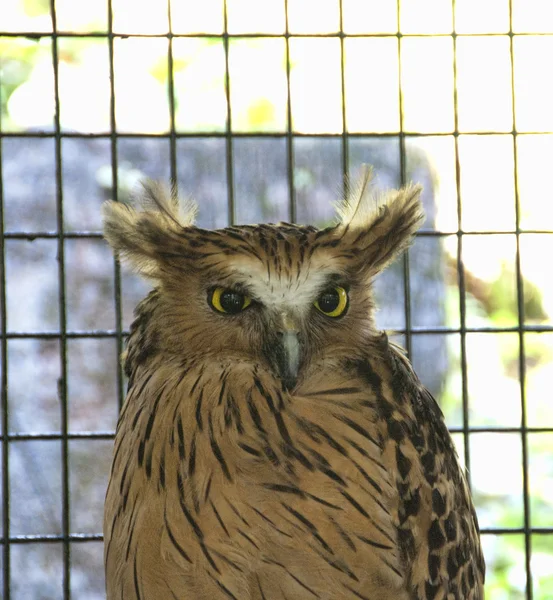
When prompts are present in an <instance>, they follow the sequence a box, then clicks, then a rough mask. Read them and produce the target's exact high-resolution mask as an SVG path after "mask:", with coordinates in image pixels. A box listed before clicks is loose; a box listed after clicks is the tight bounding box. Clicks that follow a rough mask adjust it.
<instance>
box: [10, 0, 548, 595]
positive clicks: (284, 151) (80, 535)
mask: <svg viewBox="0 0 553 600" xmlns="http://www.w3.org/2000/svg"><path fill="white" fill-rule="evenodd" d="M73 4H74V5H77V4H79V3H73ZM131 4H132V3H129V2H126V1H125V0H117V1H116V0H113V1H109V0H108V2H107V3H105V2H96V3H95V2H90V3H87V6H88V8H86V9H85V7H84V6H80V8H78V10H75V9H73V10H72V9H71V3H70V2H66V1H61V0H58V1H57V2H54V0H50V3H49V4H45V3H42V2H40V1H39V0H36V2H32V1H28V2H25V3H24V2H22V0H21V1H19V0H11V2H8V3H7V4H6V6H7V7H8V8H3V15H5V16H3V18H2V25H0V60H1V61H2V62H1V63H0V94H1V97H0V221H1V224H2V227H1V228H0V229H1V231H2V234H1V235H2V238H1V265H2V269H1V279H0V300H1V311H2V312H1V332H0V333H1V336H0V337H1V357H2V362H1V364H2V412H1V421H2V425H1V427H2V432H1V444H2V463H1V470H2V476H1V477H2V503H1V512H2V539H1V542H2V553H1V560H2V568H1V576H2V597H3V598H4V599H5V600H8V599H10V598H30V597H35V598H39V597H40V598H63V599H64V600H68V599H70V598H71V599H73V600H75V599H81V598H82V599H84V598H86V599H89V598H90V599H95V598H102V597H104V583H103V566H102V543H101V542H102V534H101V515H102V505H103V494H104V490H105V485H106V483H107V476H108V468H109V461H110V457H111V445H112V440H113V438H114V429H115V424H116V419H117V413H118V410H119V408H120V407H121V405H122V402H123V399H124V393H125V379H124V374H123V372H122V368H121V364H120V362H119V360H118V357H119V356H120V354H121V352H122V350H123V348H124V341H125V336H126V335H127V332H128V327H129V324H130V321H131V318H132V316H131V313H132V307H133V306H134V304H135V303H136V302H137V301H138V299H140V297H141V296H143V295H144V293H145V290H146V289H147V288H146V286H145V285H144V284H141V283H140V282H138V280H137V279H136V278H135V277H133V276H132V275H129V274H127V273H125V272H122V271H121V269H120V267H119V264H118V263H117V262H116V261H114V260H113V259H112V258H111V255H110V253H109V250H108V249H107V247H106V245H105V244H104V242H103V241H102V238H101V233H100V223H99V212H100V204H101V201H102V200H103V199H105V198H112V199H114V200H119V201H127V200H128V196H129V193H130V191H131V190H132V188H133V185H134V184H135V182H136V180H137V179H139V177H142V176H150V177H156V178H162V179H165V180H172V181H174V182H177V183H178V185H179V188H180V190H181V192H186V193H193V194H194V195H195V196H196V198H197V199H198V201H199V203H200V224H204V225H205V226H210V227H220V226H225V225H227V224H230V223H234V222H244V221H249V222H251V221H260V220H266V221H267V220H273V221H274V220H291V221H300V222H306V221H312V222H315V224H322V223H324V222H327V221H328V219H330V218H331V215H332V199H333V198H335V197H336V195H337V194H339V193H340V191H341V189H342V183H343V182H344V181H345V180H346V178H347V176H348V174H352V173H355V172H356V170H357V169H358V167H359V165H360V164H361V163H364V162H370V163H373V164H374V165H375V166H376V172H377V174H378V176H379V179H378V182H377V185H379V186H381V187H389V186H392V185H399V184H402V183H404V182H406V181H408V180H410V179H415V180H417V181H422V182H423V183H424V185H425V192H424V202H425V207H426V211H427V214H428V220H427V222H426V224H425V226H424V228H423V230H422V231H421V232H420V233H419V234H418V236H417V241H416V243H415V245H414V247H413V248H412V249H411V250H410V251H409V253H408V254H407V255H406V256H405V257H404V258H403V260H402V261H400V263H399V264H398V265H396V267H395V270H392V271H391V273H390V274H389V275H385V276H384V277H383V278H382V281H379V283H378V286H377V293H378V294H379V298H380V305H381V306H382V311H381V313H380V316H379V322H380V324H381V325H382V326H383V327H385V328H387V329H390V330H391V332H392V334H393V335H394V337H395V338H396V339H397V340H398V341H399V342H401V343H402V344H403V345H404V346H405V347H406V349H407V351H408V352H409V355H410V357H411V358H412V360H413V362H414V364H415V368H416V370H417V371H418V373H419V375H420V377H421V379H422V381H423V383H425V384H426V385H427V386H428V387H429V388H430V389H431V391H432V392H433V393H434V394H435V395H436V396H437V399H438V401H439V402H440V404H441V405H442V408H443V410H444V412H445V415H446V419H447V422H448V425H449V426H450V430H451V431H452V433H453V436H454V439H455V441H456V443H457V445H458V448H459V453H460V456H461V458H462V460H464V463H465V466H466V467H467V470H468V476H469V479H470V480H471V482H472V487H473V492H474V496H475V503H476V506H477V511H478V514H479V519H480V523H481V529H482V538H483V545H484V549H485V554H486V560H487V565H488V573H487V594H488V597H490V598H494V597H497V598H504V597H510V598H526V599H529V600H530V599H532V598H535V599H538V598H542V599H545V598H552V597H553V575H552V573H553V569H552V568H551V565H552V564H553V518H552V517H551V515H552V514H553V500H552V498H553V494H552V493H551V492H552V489H553V488H552V486H553V460H552V459H551V456H552V455H553V454H551V452H552V450H553V435H552V434H553V408H552V404H553V403H551V391H550V383H549V380H548V377H549V379H550V377H551V375H553V369H552V368H551V367H552V366H553V309H552V308H551V306H552V290H551V281H549V282H548V281H547V280H548V279H549V280H550V279H551V277H549V278H548V277H547V273H550V272H551V267H550V264H549V263H550V261H551V257H552V256H553V213H552V211H551V208H550V206H549V205H550V204H551V202H550V200H549V196H548V195H546V194H547V192H546V190H547V189H548V188H547V187H545V186H546V185H547V183H548V182H547V181H546V177H547V167H548V162H546V161H548V157H549V158H550V156H551V152H552V150H553V123H552V119H551V115H550V114H549V113H550V110H548V109H547V107H548V106H550V105H551V102H550V101H551V100H553V89H552V86H551V76H550V74H549V73H546V72H545V70H546V66H545V65H547V64H550V60H548V58H549V59H551V58H553V12H552V11H551V9H550V7H549V8H548V4H547V2H539V1H538V0H533V1H532V2H530V1H528V0H525V1H524V2H523V0H510V1H508V0H494V1H493V2H490V3H489V5H486V8H484V7H483V5H482V3H479V2H477V1H476V0H457V1H456V2H455V0H453V1H452V2H446V1H444V0H441V1H437V0H425V1H424V2H420V1H418V2H415V0H403V1H401V0H391V1H388V0H386V1H384V0H380V1H379V2H376V1H365V2H363V1H362V0H341V1H339V0H324V1H323V0H320V1H319V2H314V1H313V0H309V1H308V0H271V1H270V2H269V1H268V2H266V3H259V2H257V3H256V2H253V1H247V0H227V1H223V0H220V1H219V0H211V1H210V2H205V3H204V4H202V6H204V8H203V9H201V10H200V7H198V3H187V2H169V3H168V4H166V5H165V4H163V3H154V2H150V3H148V2H143V3H139V4H137V5H136V6H135V5H132V6H131ZM162 5H163V6H162ZM156 7H157V8H156ZM137 24H138V25H137ZM317 27H318V28H319V29H317ZM160 43H161V45H160ZM484 43H486V44H488V46H485V45H482V44H484ZM129 44H130V50H129V49H126V48H127V46H129ZM132 44H135V45H132ZM140 44H142V45H140ZM152 44H153V45H152ZM156 44H157V46H156ZM325 44H326V45H325ZM356 44H357V46H356ZM371 44H373V45H372V46H371ZM417 44H418V45H419V46H416V45H417ZM425 44H426V46H425ZM468 44H473V46H474V47H473V54H472V55H471V56H472V59H471V60H472V63H471V62H470V61H469V62H467V59H466V56H468V54H466V52H465V51H466V48H467V47H468V46H467V45H468ZM479 44H480V45H479ZM532 44H533V45H532ZM417 47H418V48H419V50H420V51H419V50H417ZM98 48H100V50H98ZM160 48H161V49H160ZM329 48H330V50H329ZM137 49H141V50H140V52H138V51H137ZM271 49H272V50H271ZM532 49H533V50H532ZM97 50H98V53H97V54H95V52H96V51H97ZM532 51H534V52H535V53H534V54H532ZM417 52H418V53H417ZM102 53H103V54H102ZM258 54H259V56H261V57H262V58H261V59H259V60H260V61H261V62H262V63H263V64H262V65H261V66H260V65H259V63H255V56H256V55H258ZM442 54H443V56H441V55H442ZM93 55H94V56H93ZM148 55H154V56H155V57H157V58H156V59H155V60H150V62H149V63H148V67H147V69H149V71H148V72H146V71H143V72H141V71H140V61H142V60H145V61H146V62H148V60H147V57H148ZM125 56H126V57H127V58H126V59H125V60H126V62H125V61H124V60H123V57H125ZM199 56H200V57H202V58H201V60H200V59H199V58H198V57H199ZM462 56H463V57H465V58H461V57H462ZM252 57H253V58H252ZM444 57H445V58H444ZM498 57H500V58H498ZM524 57H526V59H524ZM528 57H530V59H531V60H530V59H528ZM535 57H537V58H538V61H537V62H536V61H535V60H534V58H535ZM204 59H205V62H202V61H203V60H204ZM496 59H497V62H496V63H494V60H496ZM441 60H443V62H440V61H441ZM524 60H526V62H524ZM252 61H253V62H252ZM479 63H483V64H484V67H483V69H487V68H489V67H490V65H491V66H492V68H490V69H489V70H488V71H487V72H483V71H482V70H480V74H479V75H478V74H477V75H475V76H474V79H473V80H472V81H471V82H470V85H469V84H468V83H467V81H468V80H470V77H471V68H472V69H478V68H479V67H478V64H479ZM530 63H532V64H533V67H532V64H530ZM214 65H215V66H214ZM436 65H437V66H438V67H439V68H437V67H436ZM444 65H445V66H444ZM467 65H468V66H467ZM494 65H495V66H494ZM540 65H541V68H542V70H543V71H544V72H540ZM434 67H436V69H437V70H436V71H435V72H433V71H432V69H433V68H434ZM531 67H532V68H534V69H537V72H536V73H534V71H532V68H531ZM147 69H146V70H147ZM209 69H212V70H215V71H216V74H215V75H214V76H213V77H211V75H209V77H208V76H207V75H205V73H207V72H210V71H209ZM440 69H441V71H440ZM41 77H42V79H41ZM206 77H207V79H206ZM210 77H211V78H210ZM156 78H157V79H156ZM194 78H196V79H194ZM202 78H203V79H202ZM41 81H42V84H41V85H43V87H42V88H41V87H40V85H39V84H40V82H41ZM44 81H46V83H44ZM156 82H157V83H156ZM275 82H277V83H275ZM355 82H357V83H355ZM71 86H73V87H71ZM102 86H103V87H102ZM126 86H127V87H126ZM156 86H157V87H156ZM160 86H161V87H160ZM356 86H357V87H356ZM440 86H441V87H440ZM158 88H159V89H161V90H162V93H161V94H157V96H156V93H154V92H153V91H152V90H157V89H158ZM256 88H259V89H260V90H261V91H260V92H259V94H258V96H255V91H253V92H252V90H255V89H256ZM277 88H278V89H277ZM68 90H72V92H71V93H72V94H73V96H71V95H70V94H69V92H68ZM98 90H100V91H98ZM198 90H199V91H198ZM202 94H203V95H202ZM142 96H143V97H144V98H145V100H144V101H142V100H141V98H142ZM540 99H541V100H540ZM48 102H50V104H48ZM540 102H541V104H540ZM544 106H545V109H544ZM417 107H418V108H417ZM501 107H503V108H501ZM423 109H424V110H425V111H426V112H424V110H423ZM102 110H103V111H104V113H102V114H100V113H101V111H102ZM95 111H96V112H98V114H100V116H99V117H96V116H95V115H96V112H95ZM386 111H387V112H386ZM417 111H418V112H417ZM471 111H472V113H471ZM469 114H472V117H471V118H472V120H471V119H470V118H469V117H468V116H467V115H469ZM102 115H103V116H102ZM417 115H418V116H417ZM365 118H367V119H368V120H365V121H364V120H363V119H365ZM41 119H42V120H41ZM87 119H88V120H87ZM475 155H476V160H475V159H474V157H475ZM341 182H342V183H341ZM438 184H439V185H438ZM444 214H445V215H446V216H445V217H444Z"/></svg>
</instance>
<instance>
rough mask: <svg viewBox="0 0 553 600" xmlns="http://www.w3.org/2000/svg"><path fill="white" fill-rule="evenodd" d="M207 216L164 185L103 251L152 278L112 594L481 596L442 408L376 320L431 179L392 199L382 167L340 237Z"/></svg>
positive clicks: (108, 535) (122, 468)
mask: <svg viewBox="0 0 553 600" xmlns="http://www.w3.org/2000/svg"><path fill="white" fill-rule="evenodd" d="M194 215H195V208H194V206H193V205H192V204H191V203H190V202H181V203H180V204H179V201H178V199H177V198H176V197H175V194H174V193H173V192H168V191H165V190H164V189H163V187H161V186H160V185H159V184H155V183H146V184H145V185H144V190H143V193H142V197H141V198H140V201H139V202H138V203H137V205H136V206H135V207H131V206H128V205H123V204H120V203H113V202H108V203H106V204H105V206H104V231H105V237H106V238H107V240H108V242H109V243H110V245H111V246H112V248H113V249H114V250H115V251H116V252H117V253H118V255H119V256H120V257H121V258H122V259H123V260H125V261H127V262H128V263H130V265H131V266H132V267H133V268H134V269H135V270H136V271H137V272H138V273H140V274H141V275H143V276H144V277H146V278H147V279H148V280H150V281H151V282H152V283H153V291H151V292H150V294H149V295H148V296H147V297H146V298H145V299H144V300H142V302H140V304H139V305H138V307H137V309H136V312H135V317H136V318H135V320H134V323H133V324H132V326H131V330H130V335H129V339H128V344H127V348H126V351H125V354H124V357H123V360H124V368H125V372H126V375H127V376H128V393H127V397H126V400H125V404H124V406H123V408H122V411H121V414H120V417H119V422H118V426H117V432H116V436H115V446H114V454H113V463H112V469H111V476H110V481H109V486H108V490H107V494H106V501H105V516H104V540H105V572H106V585H107V597H108V600H123V599H124V600H161V599H174V600H207V599H210V600H211V599H214V600H228V599H234V600H309V599H313V600H358V599H361V600H369V599H370V600H415V599H416V600H422V599H429V600H430V599H437V600H441V599H446V598H447V599H463V600H470V599H472V600H479V599H482V598H483V582H484V561H483V556H482V550H481V546H480V540H479V529H478V523H477V518H476V514H475V511H474V507H473V504H472V501H471V497H470V493H469V489H468V485H467V481H466V479H465V476H464V473H463V471H462V469H461V467H460V465H459V462H458V459H457V455H456V452H455V449H454V445H453V442H452V439H451V437H450V435H449V432H448V430H447V428H446V425H445V424H444V419H443V416H442V413H441V411H440V409H439V407H438V405H437V403H436V402H435V400H434V399H433V398H432V396H431V395H430V393H429V392H428V391H427V390H426V389H425V388H424V387H423V385H422V384H421V383H420V381H419V380H418V378H417V376H416V375H415V373H414V371H413V369H412V367H411V364H410V363H409V360H408V359H407V357H406V356H405V354H404V352H403V351H402V350H401V349H400V348H399V347H398V346H396V345H394V344H393V343H391V342H390V341H389V340H388V338H387V336H386V334H385V333H384V332H382V331H379V330H378V329H377V328H376V326H375V320H374V315H375V304H374V301H373V290H372V286H373V280H374V278H375V277H376V276H377V275H378V274H379V273H380V272H381V271H382V270H383V269H385V268H386V266H387V265H389V264H390V262H391V261H393V260H394V258H396V257H397V256H398V254H399V253H401V252H402V251H403V250H405V249H406V248H407V247H408V245H409V244H410V243H411V241H412V239H413V237H414V235H415V233H416V230H417V229H418V227H419V226H420V224H421V221H422V219H423V212H422V207H421V202H420V188H419V187H417V186H413V185H409V186H406V187H403V188H402V189H400V190H399V191H390V192H388V193H386V194H385V195H383V196H381V197H376V196H375V194H374V193H373V192H372V191H371V185H370V171H369V170H366V171H365V172H364V173H363V176H362V178H361V181H360V182H359V183H358V184H357V185H354V186H351V188H350V190H349V192H348V193H347V195H346V199H345V200H344V201H343V202H342V203H341V204H340V205H339V207H338V218H337V221H336V223H335V224H333V225H332V226H329V227H326V228H324V229H318V228H316V227H312V226H304V225H295V224H291V223H279V224H276V225H275V224H262V225H243V226H233V227H226V228H224V229H217V230H206V229H202V228H199V227H196V226H194V224H193V222H194Z"/></svg>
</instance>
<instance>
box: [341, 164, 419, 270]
mask: <svg viewBox="0 0 553 600" xmlns="http://www.w3.org/2000/svg"><path fill="white" fill-rule="evenodd" d="M372 172H373V171H372V168H371V167H369V166H365V167H364V168H363V172H362V175H361V177H360V178H359V180H358V181H357V182H356V183H355V184H354V185H352V186H350V187H349V189H348V193H347V195H346V198H345V200H344V201H343V202H342V204H341V205H340V206H339V207H338V216H339V219H340V221H339V225H338V228H337V229H338V230H339V231H340V236H341V238H342V241H343V242H345V243H348V242H349V243H350V244H351V245H352V246H354V247H353V248H352V250H353V251H354V253H355V255H356V256H357V257H358V258H359V260H361V261H362V265H360V266H361V267H364V269H363V270H367V269H368V270H369V272H370V274H371V275H375V274H376V273H378V272H379V271H381V270H382V269H384V268H385V267H386V266H388V264H390V263H391V262H392V261H393V260H394V259H395V258H396V257H397V255H398V254H400V253H401V252H403V251H404V250H406V249H407V248H408V247H409V245H410V244H411V243H412V241H413V238H414V235H415V233H416V232H417V230H418V229H419V227H420V226H421V224H422V222H423V221H424V211H423V208H422V202H421V199H420V194H421V191H422V188H421V186H420V185H412V184H409V185H406V186H404V187H402V188H401V189H399V190H389V191H388V192H386V193H384V194H383V195H376V194H374V193H373V192H372V190H371V185H370V182H371V179H372Z"/></svg>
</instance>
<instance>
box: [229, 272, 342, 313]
mask: <svg viewBox="0 0 553 600" xmlns="http://www.w3.org/2000/svg"><path fill="white" fill-rule="evenodd" d="M329 273H330V270H329V269H328V268H325V267H324V266H323V265H320V266H318V268H314V267H313V265H311V268H306V269H305V272H304V273H300V274H299V277H297V276H295V275H294V276H292V277H282V278H277V277H271V278H269V277H268V275H267V271H266V269H265V268H264V267H261V266H259V267H258V266H257V265H251V264H248V267H247V269H246V268H244V266H243V265H239V266H238V265H237V268H236V275H237V276H238V277H240V278H243V279H244V281H247V282H248V286H249V287H250V288H251V290H252V296H253V298H255V299H256V300H258V301H259V302H261V303H262V304H264V305H265V306H266V307H267V308H269V309H271V310H274V311H275V312H276V313H277V314H281V315H282V314H283V313H287V314H290V313H291V314H295V315H300V314H305V312H306V311H307V310H310V309H311V307H312V306H313V302H314V301H315V300H316V298H317V295H318V294H319V292H320V291H321V287H322V286H323V285H324V282H325V281H326V278H327V277H328V274H329Z"/></svg>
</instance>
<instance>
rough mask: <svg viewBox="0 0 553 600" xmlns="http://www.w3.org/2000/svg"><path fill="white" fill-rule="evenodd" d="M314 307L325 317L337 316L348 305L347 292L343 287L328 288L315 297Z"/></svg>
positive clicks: (342, 312) (341, 313)
mask: <svg viewBox="0 0 553 600" xmlns="http://www.w3.org/2000/svg"><path fill="white" fill-rule="evenodd" d="M315 307H316V308H318V309H319V310H320V311H321V312H322V313H323V315H326V316H327V317H339V316H341V315H343V314H344V312H345V310H346V308H347V307H348V293H347V292H346V290H345V289H344V288H343V287H339V286H336V287H334V288H329V289H328V290H325V291H324V292H323V293H322V294H321V295H320V296H319V297H318V298H317V300H316V301H315Z"/></svg>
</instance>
